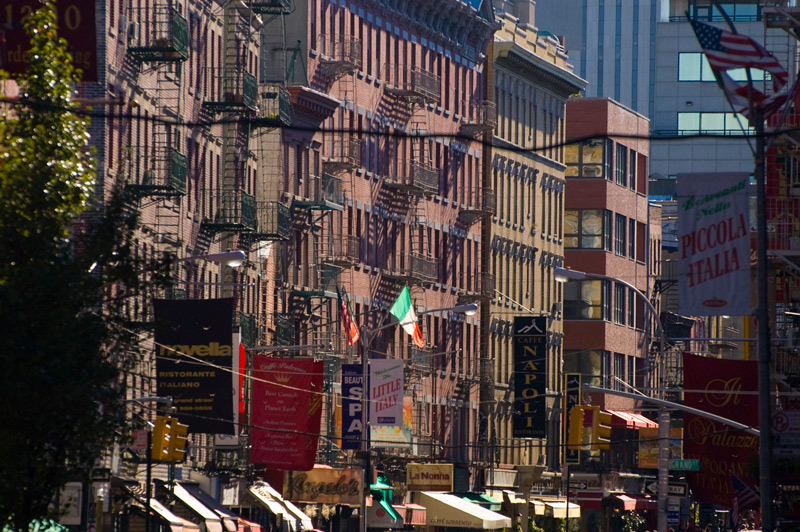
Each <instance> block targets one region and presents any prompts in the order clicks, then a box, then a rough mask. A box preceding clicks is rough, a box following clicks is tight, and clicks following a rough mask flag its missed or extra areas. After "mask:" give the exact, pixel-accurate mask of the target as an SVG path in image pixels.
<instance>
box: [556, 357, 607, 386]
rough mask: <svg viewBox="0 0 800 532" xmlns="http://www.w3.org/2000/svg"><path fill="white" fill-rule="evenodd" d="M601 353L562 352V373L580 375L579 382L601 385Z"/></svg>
mask: <svg viewBox="0 0 800 532" xmlns="http://www.w3.org/2000/svg"><path fill="white" fill-rule="evenodd" d="M602 358H603V352H602V351H583V350H581V351H571V350H566V349H565V350H564V373H580V375H581V382H583V383H584V384H588V385H590V386H600V385H602Z"/></svg>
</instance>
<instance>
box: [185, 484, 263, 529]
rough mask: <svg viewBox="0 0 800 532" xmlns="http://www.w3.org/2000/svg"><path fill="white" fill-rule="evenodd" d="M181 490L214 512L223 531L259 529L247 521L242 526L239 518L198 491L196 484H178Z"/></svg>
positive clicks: (213, 499) (210, 497)
mask: <svg viewBox="0 0 800 532" xmlns="http://www.w3.org/2000/svg"><path fill="white" fill-rule="evenodd" d="M180 485H181V486H183V488H184V489H185V490H186V491H188V492H189V493H191V494H192V495H193V496H194V498H196V499H197V500H199V501H200V502H202V503H203V504H205V505H206V506H207V507H208V508H211V509H212V510H214V512H216V514H217V515H218V516H219V517H220V519H222V525H223V526H224V527H225V530H227V531H228V532H237V530H239V528H242V527H244V528H251V529H252V527H253V526H256V527H258V528H261V525H259V524H258V523H250V522H249V521H245V524H244V525H242V523H240V522H239V521H244V520H243V519H242V518H241V517H239V516H238V515H236V514H234V513H233V512H231V511H230V510H229V509H228V508H226V507H225V506H223V505H222V503H220V502H219V501H217V500H216V499H215V498H214V497H212V496H211V495H209V494H208V493H206V492H205V491H203V490H201V489H200V486H198V485H197V484H187V483H185V482H181V483H180ZM253 532H256V531H253Z"/></svg>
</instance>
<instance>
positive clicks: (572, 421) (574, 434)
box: [567, 405, 586, 449]
mask: <svg viewBox="0 0 800 532" xmlns="http://www.w3.org/2000/svg"><path fill="white" fill-rule="evenodd" d="M585 412H586V407H584V406H581V405H575V406H573V407H572V408H571V409H570V411H569V425H568V433H567V445H568V446H569V448H570V449H580V447H581V446H582V445H583V416H584V414H585Z"/></svg>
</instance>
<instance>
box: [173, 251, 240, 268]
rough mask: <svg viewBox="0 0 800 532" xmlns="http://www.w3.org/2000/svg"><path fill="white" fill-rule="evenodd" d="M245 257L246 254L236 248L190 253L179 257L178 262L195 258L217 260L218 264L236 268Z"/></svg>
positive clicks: (194, 259)
mask: <svg viewBox="0 0 800 532" xmlns="http://www.w3.org/2000/svg"><path fill="white" fill-rule="evenodd" d="M246 259H247V254H245V252H244V251H242V250H240V249H236V250H233V251H223V252H221V253H209V254H206V255H192V256H190V257H184V258H182V259H179V261H180V262H184V261H196V260H207V261H210V262H218V263H220V264H225V265H226V266H229V267H231V268H238V267H239V266H241V265H242V264H244V261H245V260H246Z"/></svg>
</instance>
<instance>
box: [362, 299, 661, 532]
mask: <svg viewBox="0 0 800 532" xmlns="http://www.w3.org/2000/svg"><path fill="white" fill-rule="evenodd" d="M434 312H453V313H456V314H464V315H465V316H474V315H475V314H477V312H478V305H477V304H475V303H465V304H463V305H456V306H454V307H444V308H434V309H428V310H423V311H420V312H418V313H417V317H419V316H422V315H424V314H433V313H434ZM399 323H400V322H398V321H392V322H390V323H386V324H384V325H381V326H380V327H376V328H374V329H365V328H362V335H361V348H362V355H361V382H362V384H361V385H362V387H363V388H362V390H363V391H362V392H361V451H360V452H361V455H362V457H363V460H364V464H363V465H362V467H363V472H362V474H361V482H362V486H361V488H362V490H363V492H364V493H363V494H362V497H361V508H360V509H359V511H360V512H361V532H367V490H368V489H369V479H368V478H367V472H368V470H369V466H370V456H369V439H370V430H369V428H370V427H369V421H368V420H369V414H368V410H367V409H368V407H369V402H368V399H367V397H368V393H367V392H368V390H369V388H368V386H367V378H368V376H369V344H370V343H371V342H372V339H373V338H375V334H376V333H378V332H380V331H382V330H385V329H389V328H391V327H394V326H395V325H398V324H399ZM659 532H660V531H659ZM665 532H666V531H665Z"/></svg>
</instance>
